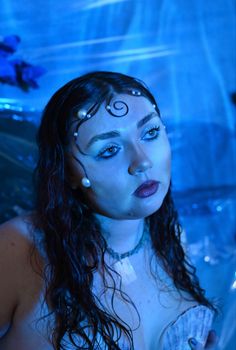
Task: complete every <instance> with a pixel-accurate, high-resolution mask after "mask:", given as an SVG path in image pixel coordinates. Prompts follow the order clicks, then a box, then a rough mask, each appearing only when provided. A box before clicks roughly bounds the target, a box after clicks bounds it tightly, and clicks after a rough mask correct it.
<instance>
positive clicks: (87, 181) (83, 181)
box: [81, 177, 91, 188]
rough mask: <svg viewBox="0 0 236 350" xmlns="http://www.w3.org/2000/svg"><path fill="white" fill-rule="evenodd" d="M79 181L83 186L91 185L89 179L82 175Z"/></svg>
mask: <svg viewBox="0 0 236 350" xmlns="http://www.w3.org/2000/svg"><path fill="white" fill-rule="evenodd" d="M81 183H82V185H83V186H84V187H87V188H89V187H90V186H91V182H90V181H89V179H88V178H87V177H83V178H82V180H81Z"/></svg>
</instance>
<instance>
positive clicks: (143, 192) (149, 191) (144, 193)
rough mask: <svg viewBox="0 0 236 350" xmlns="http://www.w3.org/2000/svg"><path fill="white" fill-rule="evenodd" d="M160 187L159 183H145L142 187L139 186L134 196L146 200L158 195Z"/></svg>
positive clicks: (151, 181) (152, 181)
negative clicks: (155, 194)
mask: <svg viewBox="0 0 236 350" xmlns="http://www.w3.org/2000/svg"><path fill="white" fill-rule="evenodd" d="M158 187H159V182H158V181H154V180H149V181H146V182H144V183H143V184H142V185H141V186H139V187H138V188H137V189H136V191H135V192H134V195H135V196H136V197H139V198H146V197H149V196H151V195H153V194H154V193H156V191H157V190H158Z"/></svg>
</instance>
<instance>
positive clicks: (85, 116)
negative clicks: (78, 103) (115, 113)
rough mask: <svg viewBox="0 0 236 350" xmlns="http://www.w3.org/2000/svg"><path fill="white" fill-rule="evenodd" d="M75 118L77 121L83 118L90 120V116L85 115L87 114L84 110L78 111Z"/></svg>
mask: <svg viewBox="0 0 236 350" xmlns="http://www.w3.org/2000/svg"><path fill="white" fill-rule="evenodd" d="M77 116H78V118H79V119H84V118H91V117H92V116H91V114H87V112H86V111H85V110H84V109H80V110H79V111H78V113H77Z"/></svg>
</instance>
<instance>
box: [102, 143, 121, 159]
mask: <svg viewBox="0 0 236 350" xmlns="http://www.w3.org/2000/svg"><path fill="white" fill-rule="evenodd" d="M119 150H120V147H118V146H116V145H110V146H107V147H106V148H104V149H102V150H101V151H100V152H99V153H98V155H97V157H98V158H111V157H113V156H114V155H116V154H117V153H118V152H119Z"/></svg>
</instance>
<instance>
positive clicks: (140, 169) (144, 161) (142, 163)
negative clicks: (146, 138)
mask: <svg viewBox="0 0 236 350" xmlns="http://www.w3.org/2000/svg"><path fill="white" fill-rule="evenodd" d="M152 167H153V163H152V161H151V160H150V159H149V158H148V157H147V155H146V154H145V152H143V150H142V149H141V148H139V149H137V150H135V155H134V157H133V158H132V161H131V164H130V166H129V168H128V172H129V174H130V175H138V174H142V173H145V172H146V171H147V170H148V169H150V168H152Z"/></svg>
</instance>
